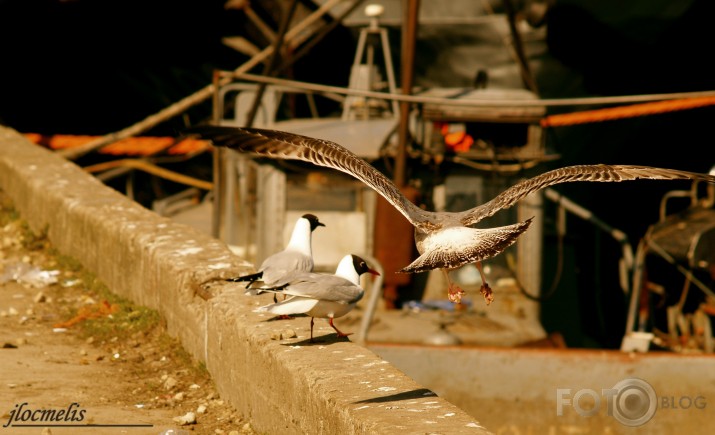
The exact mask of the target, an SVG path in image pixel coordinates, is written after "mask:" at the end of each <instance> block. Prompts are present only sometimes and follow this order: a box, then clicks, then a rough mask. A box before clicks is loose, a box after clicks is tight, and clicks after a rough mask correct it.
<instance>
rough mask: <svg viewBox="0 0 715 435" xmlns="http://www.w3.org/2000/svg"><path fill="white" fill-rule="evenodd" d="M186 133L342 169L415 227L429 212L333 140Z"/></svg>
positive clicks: (246, 131) (210, 129)
mask: <svg viewBox="0 0 715 435" xmlns="http://www.w3.org/2000/svg"><path fill="white" fill-rule="evenodd" d="M185 132H186V133H189V134H197V135H199V136H201V137H203V138H206V139H210V140H211V141H212V142H213V144H214V145H216V146H222V147H227V148H231V149H234V150H238V151H243V152H252V153H255V154H259V155H261V156H266V157H271V158H276V159H286V160H302V161H304V162H309V163H312V164H314V165H317V166H323V167H326V168H331V169H336V170H338V171H341V172H344V173H346V174H348V175H351V176H353V177H355V178H357V179H358V180H360V181H362V182H363V183H365V184H366V185H368V186H369V187H371V188H372V189H373V190H375V191H376V192H377V193H379V194H380V195H382V196H383V197H384V198H385V199H386V200H387V201H388V202H389V203H390V204H392V205H393V206H394V207H395V208H396V209H397V210H398V211H399V212H400V213H402V214H403V215H404V216H405V217H406V218H407V220H409V221H410V223H412V225H414V226H418V227H419V226H422V225H423V224H424V223H426V222H427V221H428V220H429V218H430V217H431V215H432V213H430V212H428V211H425V210H422V209H421V208H419V207H417V206H416V205H414V204H413V203H412V202H410V201H409V200H408V199H407V198H405V196H404V195H402V193H400V191H399V189H398V188H397V186H395V184H394V183H393V182H392V181H390V180H389V179H388V178H387V177H385V176H384V175H383V174H382V173H381V172H380V171H378V170H377V169H375V168H374V167H373V166H371V165H370V164H369V163H367V162H366V161H365V160H363V159H361V158H360V157H358V156H356V155H355V154H354V153H352V152H351V151H350V150H348V149H346V148H345V147H343V146H341V145H338V144H337V143H335V142H331V141H327V140H322V139H315V138H311V137H307V136H301V135H297V134H292V133H287V132H282V131H276V130H265V129H258V128H241V127H218V126H207V127H193V128H189V129H187V130H185Z"/></svg>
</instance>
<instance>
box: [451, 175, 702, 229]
mask: <svg viewBox="0 0 715 435" xmlns="http://www.w3.org/2000/svg"><path fill="white" fill-rule="evenodd" d="M641 179H647V180H699V181H706V182H708V183H715V176H712V175H707V174H699V173H696V172H688V171H679V170H676V169H664V168H654V167H650V166H629V165H577V166H567V167H565V168H559V169H554V170H552V171H548V172H545V173H543V174H541V175H537V176H536V177H533V178H529V179H527V180H523V181H520V182H519V183H516V184H515V185H513V186H511V187H510V188H508V189H506V190H505V191H503V192H502V193H500V194H499V195H497V196H496V197H494V199H492V200H491V201H489V202H486V203H484V204H482V205H479V206H477V207H474V208H472V209H470V210H467V211H464V212H462V213H461V217H460V221H461V222H462V224H463V225H465V226H466V225H472V224H476V223H477V222H479V221H481V220H482V219H484V218H487V217H489V216H492V215H493V214H494V213H496V212H498V211H499V210H503V209H505V208H509V207H511V206H512V205H514V204H516V203H517V202H518V201H519V200H520V199H522V198H524V197H526V196H527V195H529V194H530V193H533V192H536V191H538V190H540V189H544V188H546V187H549V186H553V185H555V184H559V183H568V182H572V181H598V182H621V181H632V180H641Z"/></svg>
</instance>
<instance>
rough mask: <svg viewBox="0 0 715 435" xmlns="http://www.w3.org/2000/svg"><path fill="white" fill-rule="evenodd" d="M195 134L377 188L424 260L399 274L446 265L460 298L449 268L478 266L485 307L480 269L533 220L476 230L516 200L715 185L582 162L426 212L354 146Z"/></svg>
mask: <svg viewBox="0 0 715 435" xmlns="http://www.w3.org/2000/svg"><path fill="white" fill-rule="evenodd" d="M187 133H189V134H191V133H195V134H198V135H199V136H201V137H203V138H205V139H209V140H211V141H212V142H213V144H214V145H216V146H222V147H228V148H231V149H234V150H237V151H242V152H250V153H255V154H258V155H260V156H264V157H271V158H274V159H287V160H301V161H305V162H310V163H312V164H314V165H317V166H324V167H327V168H332V169H335V170H338V171H342V172H344V173H346V174H349V175H351V176H353V177H355V178H357V179H358V180H360V181H362V182H363V183H365V184H366V185H368V186H370V187H371V188H372V189H374V190H375V191H376V192H377V193H379V194H380V195H382V196H383V197H384V198H385V199H386V200H387V201H388V202H389V203H390V204H392V206H393V207H395V208H396V209H397V210H398V211H399V212H400V213H402V215H403V216H405V218H406V219H407V220H408V221H409V222H410V223H411V224H412V225H413V226H414V227H415V244H416V245H417V252H419V254H420V255H419V257H417V259H416V260H414V261H413V262H412V263H411V264H409V265H408V266H406V267H404V268H402V269H401V270H400V271H399V272H403V273H417V272H425V271H428V270H432V269H441V270H442V271H443V273H444V275H445V277H446V278H447V282H448V283H449V287H448V294H447V296H448V298H449V300H450V301H452V302H459V301H460V300H461V297H462V295H463V293H464V291H463V290H462V289H461V288H459V286H457V285H456V284H455V283H453V282H452V280H451V279H450V278H449V274H448V271H449V270H452V269H456V268H459V267H461V266H463V265H465V264H469V263H474V264H475V265H476V267H477V270H479V274H480V275H481V278H482V286H481V289H480V292H481V293H482V295H483V296H484V299H485V301H486V303H487V305H488V304H489V303H490V302H491V301H492V300H493V296H492V291H491V288H490V287H489V284H488V283H487V281H486V277H485V276H484V272H483V270H482V261H484V260H486V259H489V258H491V257H494V256H496V255H498V254H500V253H501V252H502V251H503V250H504V249H506V248H507V247H509V246H511V245H512V244H513V243H514V242H515V241H516V239H517V238H518V237H519V236H520V235H521V234H522V233H523V232H524V231H526V230H527V228H529V225H530V224H531V220H532V219H533V218H530V219H527V220H525V221H523V222H518V223H515V224H512V225H507V226H502V227H496V228H481V229H480V228H472V227H471V226H472V225H475V224H477V223H478V222H479V221H481V220H482V219H485V218H488V217H490V216H492V215H494V214H495V213H497V212H498V211H501V210H504V209H506V208H509V207H511V206H513V205H514V204H516V203H517V202H518V201H519V200H520V199H522V198H524V197H526V196H527V195H529V194H530V193H533V192H536V191H538V190H541V189H544V188H546V187H549V186H553V185H555V184H559V183H566V182H573V181H599V182H620V181H632V180H638V179H652V180H700V181H706V182H709V183H715V176H713V175H706V174H699V173H694V172H687V171H680V170H675V169H664V168H655V167H649V166H634V165H604V164H598V165H577V166H567V167H564V168H559V169H554V170H551V171H548V172H545V173H543V174H541V175H537V176H536V177H533V178H529V179H526V180H523V181H520V182H518V183H516V184H514V185H513V186H511V187H510V188H508V189H506V190H505V191H503V192H502V193H500V194H499V195H497V196H496V197H494V198H493V199H492V200H490V201H488V202H486V203H484V204H481V205H478V206H476V207H474V208H471V209H469V210H464V211H460V212H433V211H428V210H423V209H421V208H419V207H418V206H416V205H415V204H413V203H412V202H410V201H409V200H408V199H407V198H405V196H403V195H402V193H400V190H399V189H398V188H397V186H395V184H394V183H392V181H390V180H389V179H388V178H387V177H385V176H384V175H383V174H382V173H381V172H379V171H378V170H377V169H375V168H374V167H373V166H371V165H370V164H369V163H367V162H366V161H365V160H363V159H361V158H360V157H358V156H356V155H355V154H354V153H352V152H351V151H349V150H347V149H346V148H344V147H342V146H340V145H338V144H337V143H335V142H331V141H328V140H323V139H315V138H311V137H306V136H301V135H297V134H292V133H287V132H283V131H276V130H265V129H256V128H241V127H217V126H206V127H194V128H191V129H188V130H187Z"/></svg>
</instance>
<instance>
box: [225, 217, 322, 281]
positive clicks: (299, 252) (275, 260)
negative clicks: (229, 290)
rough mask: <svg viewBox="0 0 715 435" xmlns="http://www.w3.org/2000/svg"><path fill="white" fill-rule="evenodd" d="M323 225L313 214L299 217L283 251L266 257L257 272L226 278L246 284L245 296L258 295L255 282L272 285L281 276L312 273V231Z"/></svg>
mask: <svg viewBox="0 0 715 435" xmlns="http://www.w3.org/2000/svg"><path fill="white" fill-rule="evenodd" d="M324 226H325V224H323V223H322V222H320V221H319V220H318V217H317V216H315V215H314V214H310V213H307V214H304V215H303V216H301V217H299V218H298V220H297V221H296V222H295V226H294V227H293V232H292V233H291V236H290V240H289V241H288V244H287V245H286V247H285V249H283V250H282V251H280V252H276V253H275V254H272V255H270V256H268V257H267V258H266V259H265V260H263V262H262V263H261V266H260V267H259V268H258V272H256V273H252V274H250V275H243V276H239V277H236V278H228V279H227V281H231V282H248V285H247V286H246V293H247V294H253V295H255V294H260V293H261V291H260V290H255V289H253V288H252V287H253V284H254V283H255V282H256V281H261V282H262V283H263V285H268V286H270V285H272V284H273V283H275V282H276V281H278V280H279V279H280V278H281V277H283V275H285V274H286V273H289V272H293V271H299V272H312V271H313V266H314V262H313V246H312V245H313V243H312V239H313V236H312V235H313V231H314V230H315V229H316V228H318V227H324Z"/></svg>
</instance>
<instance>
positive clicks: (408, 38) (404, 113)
mask: <svg viewBox="0 0 715 435" xmlns="http://www.w3.org/2000/svg"><path fill="white" fill-rule="evenodd" d="M418 11H419V0H404V20H403V23H402V56H401V60H402V62H401V63H402V68H401V69H402V71H401V74H400V75H401V78H402V93H403V94H404V95H409V94H411V93H412V83H413V81H414V66H415V65H414V64H415V39H416V37H417V17H418ZM409 138H410V104H409V103H407V102H402V103H400V127H399V143H398V146H397V155H396V156H395V173H394V175H393V178H394V181H395V184H396V185H397V186H398V187H402V186H404V185H405V183H406V168H405V166H406V162H405V156H406V150H407V142H408V141H409Z"/></svg>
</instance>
